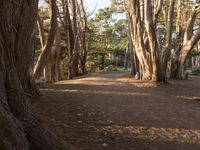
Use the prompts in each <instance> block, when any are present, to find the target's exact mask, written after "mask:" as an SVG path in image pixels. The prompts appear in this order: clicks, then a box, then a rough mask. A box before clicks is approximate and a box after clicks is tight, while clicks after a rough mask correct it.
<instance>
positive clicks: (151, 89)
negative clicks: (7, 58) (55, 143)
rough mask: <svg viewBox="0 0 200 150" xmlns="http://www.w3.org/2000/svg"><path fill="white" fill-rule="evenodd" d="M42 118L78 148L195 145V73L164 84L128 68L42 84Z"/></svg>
mask: <svg viewBox="0 0 200 150" xmlns="http://www.w3.org/2000/svg"><path fill="white" fill-rule="evenodd" d="M41 91H42V92H43V94H44V96H43V97H40V98H39V99H37V100H35V101H34V102H33V106H34V109H35V110H36V112H37V113H38V115H39V116H40V118H41V120H42V122H43V124H44V125H45V126H47V127H48V128H49V130H51V131H52V132H53V133H55V134H56V135H57V136H59V137H60V138H62V139H63V140H65V141H66V142H67V143H69V144H71V145H73V146H75V147H77V149H78V150H200V77H190V78H189V80H186V81H178V80H171V81H170V82H169V84H155V83H151V82H143V81H137V80H134V79H132V78H130V77H129V76H128V74H127V73H106V74H102V73H99V74H93V75H90V76H85V77H84V78H79V79H76V80H71V81H61V82H58V83H55V84H45V85H42V87H41Z"/></svg>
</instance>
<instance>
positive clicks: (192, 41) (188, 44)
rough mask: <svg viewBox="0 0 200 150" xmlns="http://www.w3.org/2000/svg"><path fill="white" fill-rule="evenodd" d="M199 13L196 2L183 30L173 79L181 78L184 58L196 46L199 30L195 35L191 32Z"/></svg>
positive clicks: (199, 0) (199, 8)
mask: <svg viewBox="0 0 200 150" xmlns="http://www.w3.org/2000/svg"><path fill="white" fill-rule="evenodd" d="M199 12H200V0H198V1H197V2H196V4H195V6H194V7H193V10H192V13H191V16H190V19H189V20H188V23H187V27H186V30H185V34H184V38H183V45H182V48H181V50H180V53H179V58H178V63H177V69H176V72H175V77H176V78H178V79H182V78H183V71H184V63H185V61H186V58H187V56H188V54H189V52H190V51H191V49H192V48H193V46H194V45H196V44H197V42H198V41H199V40H200V30H198V31H196V32H195V33H194V31H193V28H194V23H195V20H196V18H197V15H198V14H199Z"/></svg>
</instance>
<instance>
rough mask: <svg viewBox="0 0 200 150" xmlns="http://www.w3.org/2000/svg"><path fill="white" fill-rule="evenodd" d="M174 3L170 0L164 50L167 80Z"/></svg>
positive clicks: (164, 71)
mask: <svg viewBox="0 0 200 150" xmlns="http://www.w3.org/2000/svg"><path fill="white" fill-rule="evenodd" d="M174 5H175V1H174V0H170V2H169V10H168V14H167V17H166V18H167V19H166V44H165V49H164V52H163V75H164V81H165V82H166V81H167V80H166V73H167V66H168V61H169V59H170V54H171V47H172V44H171V43H172V25H173V18H174Z"/></svg>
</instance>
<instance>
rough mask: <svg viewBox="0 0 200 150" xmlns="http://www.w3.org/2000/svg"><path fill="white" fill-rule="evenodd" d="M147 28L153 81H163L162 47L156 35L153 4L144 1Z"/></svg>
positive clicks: (146, 0) (147, 0)
mask: <svg viewBox="0 0 200 150" xmlns="http://www.w3.org/2000/svg"><path fill="white" fill-rule="evenodd" d="M144 8H145V9H144V16H145V27H146V31H147V36H148V41H149V48H150V51H151V61H152V77H151V78H152V80H153V81H157V82H162V81H163V72H162V64H161V56H160V47H159V44H158V41H157V35H156V22H153V11H152V4H151V1H149V0H144Z"/></svg>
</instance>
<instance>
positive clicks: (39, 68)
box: [34, 0, 57, 79]
mask: <svg viewBox="0 0 200 150" xmlns="http://www.w3.org/2000/svg"><path fill="white" fill-rule="evenodd" d="M50 6H51V8H50V10H51V14H50V15H51V19H50V20H51V23H50V32H49V36H48V39H47V42H46V43H45V46H44V49H43V51H42V53H41V54H40V56H39V58H38V60H37V63H36V65H35V68H34V76H35V78H36V79H38V78H40V77H41V75H42V73H43V70H44V68H45V65H46V63H47V61H48V58H49V56H50V54H51V50H52V47H53V43H54V39H55V36H56V28H57V7H56V0H50Z"/></svg>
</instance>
